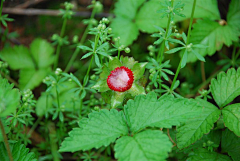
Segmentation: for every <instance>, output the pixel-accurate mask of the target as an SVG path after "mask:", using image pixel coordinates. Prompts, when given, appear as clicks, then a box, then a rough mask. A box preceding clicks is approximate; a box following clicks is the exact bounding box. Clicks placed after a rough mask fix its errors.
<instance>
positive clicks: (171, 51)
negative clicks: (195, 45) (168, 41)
mask: <svg viewBox="0 0 240 161" xmlns="http://www.w3.org/2000/svg"><path fill="white" fill-rule="evenodd" d="M184 48H185V47H177V48H173V49H171V50H168V51H166V52H165V53H166V54H172V53H176V52H177V51H179V50H182V49H184Z"/></svg>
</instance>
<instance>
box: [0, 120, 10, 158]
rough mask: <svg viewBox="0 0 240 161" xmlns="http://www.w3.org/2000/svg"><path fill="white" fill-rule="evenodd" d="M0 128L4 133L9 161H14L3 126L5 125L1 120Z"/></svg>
mask: <svg viewBox="0 0 240 161" xmlns="http://www.w3.org/2000/svg"><path fill="white" fill-rule="evenodd" d="M0 128H1V131H2V136H3V141H4V144H5V147H6V149H7V153H8V157H9V160H10V161H13V157H12V152H11V150H10V146H9V143H8V139H7V135H6V132H5V130H4V126H3V123H2V120H1V119H0Z"/></svg>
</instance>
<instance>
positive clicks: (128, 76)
mask: <svg viewBox="0 0 240 161" xmlns="http://www.w3.org/2000/svg"><path fill="white" fill-rule="evenodd" d="M133 81H134V76H133V72H132V71H131V70H130V69H129V68H127V67H125V66H121V67H117V68H115V70H113V71H111V74H110V75H109V76H108V78H107V84H108V87H109V88H110V89H111V90H114V91H118V92H125V91H127V90H129V89H130V88H131V87H132V84H133Z"/></svg>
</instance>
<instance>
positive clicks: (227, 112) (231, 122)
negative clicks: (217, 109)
mask: <svg viewBox="0 0 240 161" xmlns="http://www.w3.org/2000/svg"><path fill="white" fill-rule="evenodd" d="M222 114H223V120H224V124H225V126H226V127H228V128H229V129H230V130H231V131H233V132H234V133H235V134H236V135H237V136H240V103H236V104H231V105H229V106H227V107H225V108H224V109H223V110H222Z"/></svg>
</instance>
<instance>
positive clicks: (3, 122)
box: [0, 117, 10, 142]
mask: <svg viewBox="0 0 240 161" xmlns="http://www.w3.org/2000/svg"><path fill="white" fill-rule="evenodd" d="M0 120H1V121H2V124H3V128H4V130H5V133H6V134H8V133H9V132H10V128H9V127H8V126H9V122H8V121H7V118H6V117H2V118H0ZM2 141H3V135H2V130H0V142H2Z"/></svg>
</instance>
